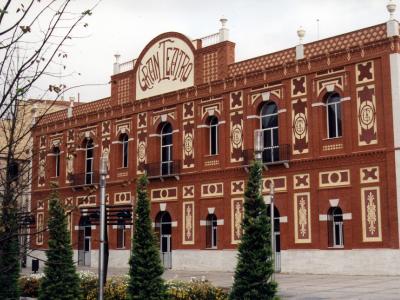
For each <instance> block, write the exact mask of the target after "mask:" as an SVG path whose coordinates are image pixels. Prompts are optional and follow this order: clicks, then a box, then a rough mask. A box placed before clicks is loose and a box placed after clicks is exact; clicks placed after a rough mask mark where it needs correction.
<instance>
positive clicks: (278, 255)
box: [267, 205, 281, 273]
mask: <svg viewBox="0 0 400 300" xmlns="http://www.w3.org/2000/svg"><path fill="white" fill-rule="evenodd" d="M267 214H268V217H270V216H271V208H270V206H269V205H268V206H267ZM280 225H281V224H280V214H279V210H278V209H277V208H276V206H274V238H275V243H274V244H275V272H277V273H279V272H280V271H281V226H280Z"/></svg>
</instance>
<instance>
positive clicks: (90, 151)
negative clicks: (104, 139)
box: [85, 139, 94, 184]
mask: <svg viewBox="0 0 400 300" xmlns="http://www.w3.org/2000/svg"><path fill="white" fill-rule="evenodd" d="M93 160H94V144H93V140H92V139H86V141H85V184H92V183H93Z"/></svg>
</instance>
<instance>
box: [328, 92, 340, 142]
mask: <svg viewBox="0 0 400 300" xmlns="http://www.w3.org/2000/svg"><path fill="white" fill-rule="evenodd" d="M325 97H326V101H325V103H326V123H327V135H328V138H337V137H341V136H342V107H341V103H340V95H339V94H338V93H328V94H327V95H326V96H325Z"/></svg>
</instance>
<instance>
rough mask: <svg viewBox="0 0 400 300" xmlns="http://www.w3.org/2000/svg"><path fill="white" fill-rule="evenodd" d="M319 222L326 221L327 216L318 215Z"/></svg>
mask: <svg viewBox="0 0 400 300" xmlns="http://www.w3.org/2000/svg"><path fill="white" fill-rule="evenodd" d="M319 221H320V222H326V221H328V215H319Z"/></svg>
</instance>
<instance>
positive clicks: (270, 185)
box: [269, 181, 275, 281]
mask: <svg viewBox="0 0 400 300" xmlns="http://www.w3.org/2000/svg"><path fill="white" fill-rule="evenodd" d="M274 194H275V186H274V182H273V181H271V183H270V184H269V195H270V199H271V204H270V205H269V207H270V209H271V212H270V216H271V250H272V263H273V264H275V228H274V227H275V220H274V219H275V216H274V209H275V208H274ZM274 280H275V265H274V266H273V272H272V281H274Z"/></svg>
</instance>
